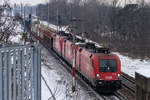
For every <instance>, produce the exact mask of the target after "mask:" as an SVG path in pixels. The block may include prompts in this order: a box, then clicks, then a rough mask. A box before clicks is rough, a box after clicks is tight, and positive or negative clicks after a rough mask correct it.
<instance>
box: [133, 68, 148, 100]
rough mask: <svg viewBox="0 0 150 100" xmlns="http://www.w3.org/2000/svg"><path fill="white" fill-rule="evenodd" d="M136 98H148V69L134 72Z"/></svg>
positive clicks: (140, 99) (144, 99)
mask: <svg viewBox="0 0 150 100" xmlns="http://www.w3.org/2000/svg"><path fill="white" fill-rule="evenodd" d="M135 82H136V100H150V69H147V70H138V71H136V73H135Z"/></svg>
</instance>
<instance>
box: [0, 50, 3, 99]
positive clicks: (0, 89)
mask: <svg viewBox="0 0 150 100" xmlns="http://www.w3.org/2000/svg"><path fill="white" fill-rule="evenodd" d="M2 67H3V66H2V53H1V51H0V100H3V81H2V80H3V71H2V69H3V68H2Z"/></svg>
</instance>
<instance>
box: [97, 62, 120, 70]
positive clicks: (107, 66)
mask: <svg viewBox="0 0 150 100" xmlns="http://www.w3.org/2000/svg"><path fill="white" fill-rule="evenodd" d="M99 71H100V72H117V60H114V59H101V60H99Z"/></svg>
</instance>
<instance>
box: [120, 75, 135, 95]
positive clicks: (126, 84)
mask: <svg viewBox="0 0 150 100" xmlns="http://www.w3.org/2000/svg"><path fill="white" fill-rule="evenodd" d="M122 87H123V88H125V89H126V90H128V91H129V92H130V93H132V94H133V95H135V92H136V84H135V79H134V78H132V77H130V76H129V75H127V74H125V73H122Z"/></svg>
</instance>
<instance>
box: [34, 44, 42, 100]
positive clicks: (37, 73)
mask: <svg viewBox="0 0 150 100" xmlns="http://www.w3.org/2000/svg"><path fill="white" fill-rule="evenodd" d="M33 56H34V57H33V58H34V66H33V67H34V95H35V97H34V100H41V68H40V67H41V49H40V47H38V46H35V47H34V55H33Z"/></svg>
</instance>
